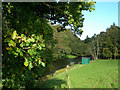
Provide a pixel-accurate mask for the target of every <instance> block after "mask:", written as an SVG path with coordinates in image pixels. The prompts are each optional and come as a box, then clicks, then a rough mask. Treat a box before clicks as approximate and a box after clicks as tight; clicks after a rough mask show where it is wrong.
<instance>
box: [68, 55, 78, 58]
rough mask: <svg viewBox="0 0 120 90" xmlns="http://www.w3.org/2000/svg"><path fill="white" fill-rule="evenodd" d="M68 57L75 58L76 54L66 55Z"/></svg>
mask: <svg viewBox="0 0 120 90" xmlns="http://www.w3.org/2000/svg"><path fill="white" fill-rule="evenodd" d="M67 57H68V58H76V57H77V56H74V55H67Z"/></svg>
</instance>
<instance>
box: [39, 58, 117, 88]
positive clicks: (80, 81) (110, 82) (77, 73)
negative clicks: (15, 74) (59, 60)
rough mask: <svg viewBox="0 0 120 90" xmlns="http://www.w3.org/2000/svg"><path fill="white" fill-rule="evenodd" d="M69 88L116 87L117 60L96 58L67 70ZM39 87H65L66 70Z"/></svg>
mask: <svg viewBox="0 0 120 90" xmlns="http://www.w3.org/2000/svg"><path fill="white" fill-rule="evenodd" d="M68 75H69V77H70V88H117V87H118V60H96V61H94V62H93V63H90V64H85V65H80V64H77V65H75V68H73V69H70V70H68ZM40 87H41V88H67V78H66V72H63V73H61V74H59V75H57V76H55V77H54V78H53V79H50V80H48V81H46V82H44V83H43V84H42V85H40Z"/></svg>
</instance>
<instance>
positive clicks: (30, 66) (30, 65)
mask: <svg viewBox="0 0 120 90" xmlns="http://www.w3.org/2000/svg"><path fill="white" fill-rule="evenodd" d="M31 68H33V65H32V63H31V62H30V64H29V70H31Z"/></svg>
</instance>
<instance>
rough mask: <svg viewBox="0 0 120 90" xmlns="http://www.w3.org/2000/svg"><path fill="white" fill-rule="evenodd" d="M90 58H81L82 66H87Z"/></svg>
mask: <svg viewBox="0 0 120 90" xmlns="http://www.w3.org/2000/svg"><path fill="white" fill-rule="evenodd" d="M89 62H90V58H87V57H82V64H89Z"/></svg>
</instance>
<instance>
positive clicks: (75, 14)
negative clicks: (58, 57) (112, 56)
mask: <svg viewBox="0 0 120 90" xmlns="http://www.w3.org/2000/svg"><path fill="white" fill-rule="evenodd" d="M94 4H95V2H93V1H92V2H76V3H75V2H74V3H72V2H70V3H67V2H61V3H56V2H52V3H48V2H31V3H27V2H20V3H17V2H11V3H5V2H4V3H3V4H2V5H3V6H2V13H3V16H2V18H3V19H2V23H3V27H2V29H3V33H2V36H3V37H2V38H3V40H2V44H3V53H2V55H3V64H2V65H3V66H2V67H3V73H2V79H3V81H2V83H3V87H7V88H30V87H36V84H35V79H38V77H42V76H44V75H45V74H46V71H47V70H48V69H49V64H50V63H52V61H53V56H52V53H53V51H52V49H53V46H54V40H53V29H52V28H51V26H50V25H49V23H48V22H50V21H52V22H53V24H55V23H56V22H59V23H61V26H62V28H64V27H65V26H67V25H70V26H72V28H73V30H74V31H76V32H77V33H78V34H82V30H81V29H80V28H81V27H82V26H83V21H84V18H83V14H82V10H89V11H90V12H91V10H94ZM48 72H49V70H48Z"/></svg>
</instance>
